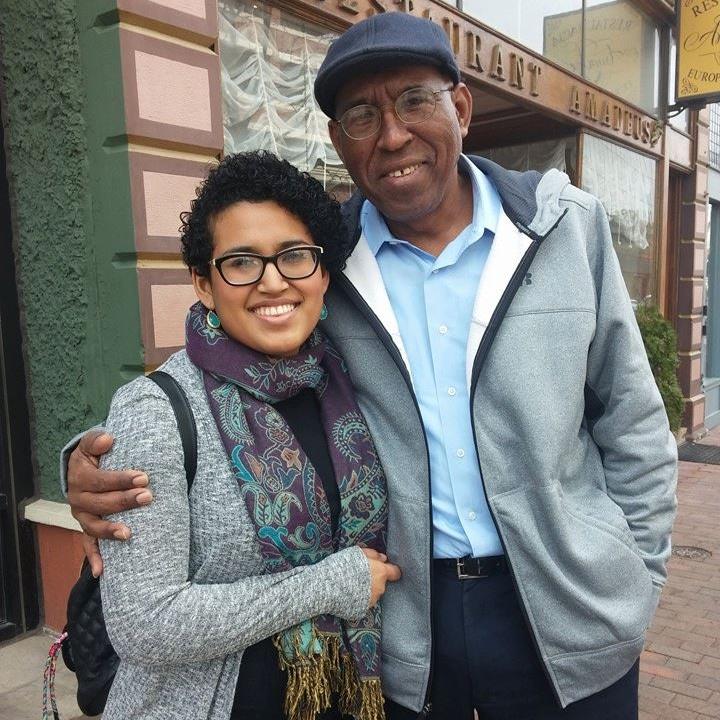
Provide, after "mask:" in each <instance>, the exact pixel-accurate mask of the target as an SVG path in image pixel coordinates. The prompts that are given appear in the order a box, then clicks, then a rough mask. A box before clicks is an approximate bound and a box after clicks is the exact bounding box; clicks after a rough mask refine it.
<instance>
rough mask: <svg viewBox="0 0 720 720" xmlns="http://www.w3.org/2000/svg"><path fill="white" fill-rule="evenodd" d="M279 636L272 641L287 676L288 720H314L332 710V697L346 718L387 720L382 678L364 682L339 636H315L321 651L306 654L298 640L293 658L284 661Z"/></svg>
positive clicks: (286, 712)
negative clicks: (348, 716) (335, 698)
mask: <svg viewBox="0 0 720 720" xmlns="http://www.w3.org/2000/svg"><path fill="white" fill-rule="evenodd" d="M280 637H281V636H280V635H277V636H275V637H274V638H273V644H274V645H275V647H276V648H277V650H278V658H279V662H280V668H281V669H282V670H284V671H285V672H286V673H287V679H288V682H287V690H286V693H285V716H286V717H287V720H315V718H316V717H317V715H318V714H319V713H321V712H323V711H324V710H328V709H330V707H331V705H332V700H333V696H334V695H336V696H337V698H338V708H339V710H340V712H341V713H342V714H343V715H352V716H353V717H354V718H356V720H385V704H384V701H383V696H382V688H381V685H380V679H379V678H368V679H361V678H360V677H359V675H358V672H357V668H356V666H355V662H354V660H353V658H352V656H351V655H350V654H349V653H346V652H343V643H342V640H341V638H340V637H338V636H337V635H319V634H318V635H314V639H315V640H318V641H319V642H320V644H321V645H322V651H321V652H319V653H312V654H310V655H307V654H304V653H303V652H302V648H301V645H300V640H299V638H298V637H296V638H295V640H294V648H293V650H294V656H293V657H292V658H287V657H285V655H284V653H283V648H282V641H281V639H280Z"/></svg>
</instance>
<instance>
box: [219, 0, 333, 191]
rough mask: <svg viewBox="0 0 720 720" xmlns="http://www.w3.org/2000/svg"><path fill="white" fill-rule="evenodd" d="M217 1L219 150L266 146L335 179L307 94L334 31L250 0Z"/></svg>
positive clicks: (321, 119) (322, 125) (323, 126)
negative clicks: (310, 25) (293, 19)
mask: <svg viewBox="0 0 720 720" xmlns="http://www.w3.org/2000/svg"><path fill="white" fill-rule="evenodd" d="M218 7H219V11H220V12H219V24H220V27H219V39H220V60H221V77H222V95H223V107H224V125H225V138H224V144H225V152H226V153H235V152H242V151H248V150H257V149H263V150H270V151H271V152H273V153H275V154H276V155H278V156H279V157H282V158H284V159H285V160H288V161H289V162H291V163H292V164H293V165H295V166H297V167H299V168H300V169H301V170H305V171H308V172H313V174H314V175H316V176H319V179H321V180H325V181H326V182H325V185H326V186H327V184H328V183H327V181H328V180H331V179H333V178H334V180H335V181H337V180H338V179H339V178H338V171H337V170H336V171H335V172H333V171H332V168H340V167H341V165H342V163H341V161H340V158H339V157H338V155H337V153H336V152H335V150H334V148H333V146H332V144H331V142H330V137H329V135H328V131H327V117H326V116H325V115H324V113H323V112H322V110H320V108H319V107H318V105H317V103H316V102H315V98H314V97H313V80H314V78H315V75H316V74H317V70H318V68H319V66H320V63H321V62H322V59H323V57H324V55H325V52H326V50H327V47H328V45H329V44H330V42H331V41H332V40H333V39H334V35H333V34H332V33H330V32H329V31H324V30H322V29H316V30H315V32H313V30H312V29H310V30H308V29H307V28H305V27H302V26H300V23H296V24H295V25H293V24H291V21H290V19H289V18H284V17H283V15H282V14H281V13H280V12H279V11H277V10H274V11H272V13H271V12H269V11H265V10H263V9H262V8H260V9H258V7H257V4H253V3H246V2H241V3H237V2H236V3H227V2H220V3H218ZM328 166H329V167H328ZM328 173H329V174H330V175H331V176H332V178H329V177H327V175H328Z"/></svg>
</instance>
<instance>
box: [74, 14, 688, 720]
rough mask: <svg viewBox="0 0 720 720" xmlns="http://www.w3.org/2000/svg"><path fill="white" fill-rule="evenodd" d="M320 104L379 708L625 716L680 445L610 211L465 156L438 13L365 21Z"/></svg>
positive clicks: (92, 479) (86, 478)
mask: <svg viewBox="0 0 720 720" xmlns="http://www.w3.org/2000/svg"><path fill="white" fill-rule="evenodd" d="M315 94H316V98H317V100H318V103H319V104H320V107H321V108H322V109H323V110H324V111H325V112H326V113H327V114H328V115H329V116H330V117H331V118H332V119H331V120H330V124H329V127H330V134H331V138H332V141H333V144H334V145H335V147H336V149H337V151H338V153H339V155H340V157H341V158H342V160H343V162H344V163H345V166H346V167H347V169H348V171H349V173H350V175H351V176H352V178H353V180H354V181H355V183H356V185H357V186H358V188H359V191H360V192H359V193H358V194H356V195H355V196H354V197H353V198H351V199H350V200H349V201H348V202H347V203H346V205H345V211H346V215H347V219H348V224H349V226H350V229H351V232H352V233H353V237H354V240H355V245H354V250H353V252H352V255H351V256H350V258H349V259H348V262H347V267H346V269H345V271H344V273H343V274H341V275H339V276H337V277H335V278H334V279H333V283H332V284H331V289H330V290H329V291H328V294H327V307H328V311H329V315H328V318H327V319H326V320H325V321H324V328H325V329H326V331H327V332H328V334H329V335H331V337H332V339H333V341H334V342H335V343H336V345H337V346H338V348H339V349H340V351H341V352H342V353H343V355H344V357H345V359H346V362H347V365H348V367H349V370H350V374H351V376H352V379H353V383H354V385H355V387H356V389H357V393H358V399H359V402H360V405H361V407H362V410H363V412H364V413H365V415H366V418H367V421H368V424H369V426H370V429H371V431H372V432H373V436H374V438H375V441H376V445H377V448H378V452H379V454H380V457H381V460H382V462H383V465H384V467H385V471H386V474H387V477H388V484H389V495H390V520H389V522H390V532H389V538H388V555H389V557H390V558H391V560H393V561H394V562H397V563H398V564H399V565H400V566H401V567H402V570H403V577H402V580H401V581H400V582H398V583H396V584H395V585H394V586H393V587H391V588H390V589H389V590H388V591H387V593H386V595H385V597H384V599H383V614H384V629H383V687H384V692H385V694H386V696H387V697H388V699H389V702H388V713H389V716H390V717H391V718H410V717H416V716H417V715H418V713H421V714H422V715H424V716H427V715H429V714H432V717H433V718H438V719H442V720H451V719H452V720H470V718H472V717H473V711H474V710H477V711H478V713H479V716H480V717H481V718H483V719H484V720H485V719H489V720H496V719H500V718H511V719H512V720H522V719H528V720H530V719H531V718H532V720H549V719H551V718H582V719H583V720H588V719H590V720H592V719H593V718H597V719H598V720H599V719H600V718H602V720H609V719H610V718H618V719H620V718H622V719H623V720H625V719H627V718H633V717H636V716H637V679H638V668H637V658H638V656H639V654H640V651H641V649H642V646H643V639H644V633H645V630H646V628H647V627H648V625H649V624H650V621H651V619H652V615H653V613H654V610H655V608H656V605H657V602H658V598H659V594H660V588H661V586H662V584H663V582H664V579H665V562H666V560H667V557H668V555H669V550H670V545H669V536H670V529H671V525H672V520H673V517H674V512H675V496H674V488H675V466H676V450H675V443H674V440H673V438H672V436H671V435H670V433H669V431H668V425H667V419H666V416H665V412H664V409H663V405H662V401H661V399H660V396H659V394H658V391H657V388H656V387H655V383H654V381H653V377H652V374H651V372H650V369H649V367H648V364H647V360H646V357H645V353H644V349H643V345H642V341H641V339H640V336H639V332H638V329H637V325H636V323H635V320H634V315H633V312H632V308H631V305H630V302H629V299H628V296H627V292H626V289H625V286H624V284H623V280H622V276H621V274H620V270H619V266H618V262H617V259H616V257H615V255H614V252H613V249H612V242H611V238H610V232H609V228H608V223H607V219H606V217H605V214H604V212H603V210H602V208H601V206H600V204H599V202H598V201H597V200H596V199H595V198H593V197H591V196H589V195H587V194H586V193H583V192H581V191H580V190H578V189H577V188H574V187H572V186H571V185H570V183H569V180H568V178H567V176H565V175H564V174H562V173H559V172H557V171H551V172H549V173H547V174H546V175H544V176H541V175H540V174H538V173H525V174H518V173H511V172H507V171H505V170H503V169H502V168H500V167H498V166H497V165H495V164H493V163H490V162H488V161H486V160H483V159H481V158H467V157H465V156H462V155H461V146H462V138H463V137H465V135H466V134H467V131H468V127H469V124H470V120H471V117H472V99H471V96H470V92H469V91H468V89H467V87H466V86H465V85H464V84H463V83H462V82H461V81H460V73H459V70H458V67H457V64H456V62H455V58H454V56H453V53H452V51H451V49H450V46H449V44H448V42H447V39H446V38H445V36H444V34H443V33H442V31H441V30H440V29H439V28H438V27H437V26H436V25H434V24H432V23H430V22H428V21H425V20H421V19H419V18H415V17H412V16H410V15H407V14H405V13H389V14H383V15H377V16H374V17H371V18H370V19H368V20H364V21H362V22H360V23H358V24H357V25H355V26H354V27H353V28H351V29H350V30H348V31H347V32H346V33H345V34H344V35H343V36H341V37H340V38H339V39H338V40H337V41H336V42H335V43H334V44H333V45H332V46H331V48H330V50H329V51H328V55H327V57H326V59H325V61H324V62H323V65H322V67H321V68H320V71H319V73H318V77H317V81H316V84H315ZM109 443H110V441H109V438H107V437H102V436H101V437H99V438H98V436H96V435H95V436H89V437H88V438H86V439H85V440H84V441H83V442H82V443H81V445H80V448H79V449H78V450H77V451H76V452H75V453H73V458H72V460H71V469H70V491H69V497H70V500H71V503H72V505H73V512H74V514H75V516H76V517H77V518H78V520H79V521H80V522H81V524H82V525H83V527H84V529H85V530H86V531H87V532H89V533H90V534H91V535H98V536H111V535H113V534H115V535H116V536H118V537H123V535H124V534H125V532H126V530H125V529H124V528H123V527H121V526H115V525H112V524H109V523H104V522H103V521H102V520H100V518H99V517H97V516H98V515H100V514H107V513H110V512H114V511H117V510H120V509H125V508H127V507H133V506H135V505H136V504H141V503H143V502H149V501H150V500H151V493H150V491H149V490H148V489H147V488H146V487H145V486H146V485H147V478H146V477H145V476H144V475H142V474H141V473H139V472H137V471H136V472H134V473H133V472H127V473H116V474H109V473H101V472H99V471H98V470H96V469H95V468H96V465H97V458H96V457H94V456H95V455H97V454H98V453H100V452H103V451H106V450H107V448H108V447H109ZM97 490H108V491H111V492H106V493H103V494H98V493H97V492H91V491H97ZM94 562H95V563H96V567H98V569H99V559H98V558H97V557H96V558H95V559H94Z"/></svg>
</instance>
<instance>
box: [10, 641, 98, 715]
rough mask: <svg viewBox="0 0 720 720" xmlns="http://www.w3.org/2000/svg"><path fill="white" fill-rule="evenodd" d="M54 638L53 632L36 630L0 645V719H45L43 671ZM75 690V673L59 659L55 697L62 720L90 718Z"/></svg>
mask: <svg viewBox="0 0 720 720" xmlns="http://www.w3.org/2000/svg"><path fill="white" fill-rule="evenodd" d="M54 639H55V638H54V635H50V634H48V633H45V632H37V633H34V634H32V635H25V636H24V637H23V638H21V639H20V640H11V641H9V642H7V643H4V644H2V645H0V720H40V718H42V693H43V670H44V668H45V658H46V657H47V653H48V650H49V649H50V644H51V643H52V641H53V640H54ZM76 690H77V685H76V683H75V675H74V674H73V673H71V672H70V671H69V670H68V669H67V668H66V667H65V665H64V663H63V661H62V659H61V658H58V663H57V675H56V677H55V697H56V699H57V704H58V710H59V711H60V717H61V718H62V720H84V718H86V717H87V716H85V715H83V714H82V713H81V712H80V709H79V708H78V706H77V703H76V702H75V691H76ZM48 710H49V711H50V712H51V713H52V710H51V708H49V707H48ZM50 718H51V720H52V714H51V715H50Z"/></svg>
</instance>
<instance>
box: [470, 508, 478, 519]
mask: <svg viewBox="0 0 720 720" xmlns="http://www.w3.org/2000/svg"><path fill="white" fill-rule="evenodd" d="M476 517H477V515H476V514H475V513H474V512H473V511H472V510H471V511H470V512H469V513H468V520H474V519H475V518H476Z"/></svg>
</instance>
